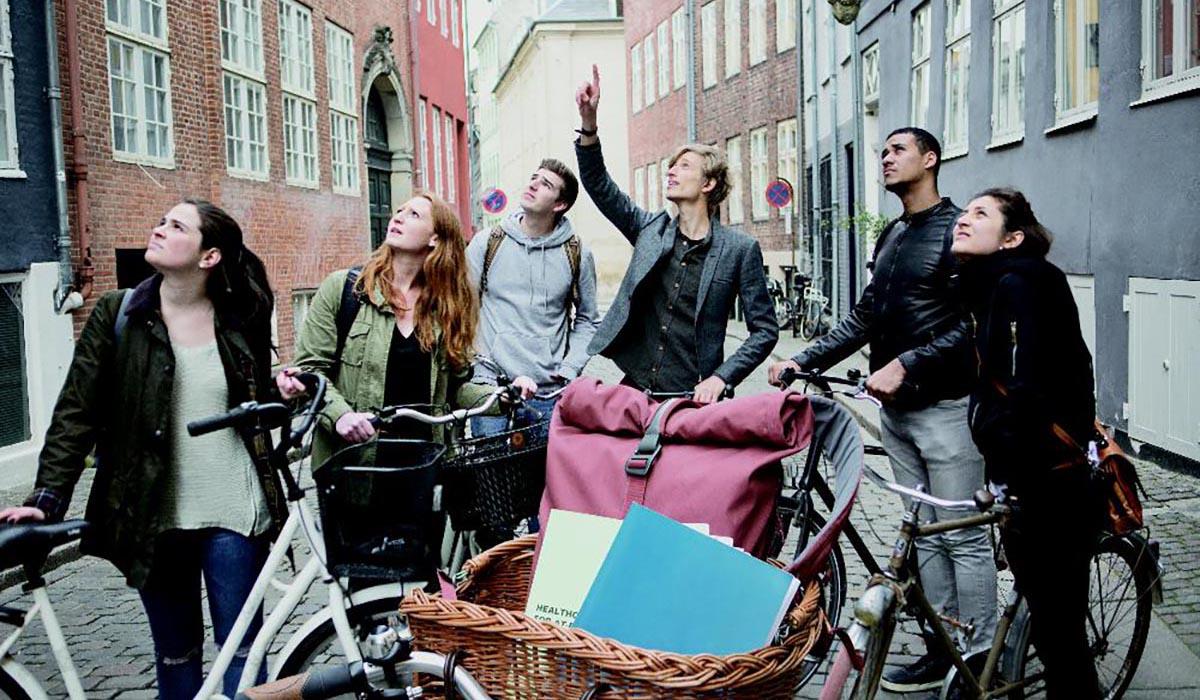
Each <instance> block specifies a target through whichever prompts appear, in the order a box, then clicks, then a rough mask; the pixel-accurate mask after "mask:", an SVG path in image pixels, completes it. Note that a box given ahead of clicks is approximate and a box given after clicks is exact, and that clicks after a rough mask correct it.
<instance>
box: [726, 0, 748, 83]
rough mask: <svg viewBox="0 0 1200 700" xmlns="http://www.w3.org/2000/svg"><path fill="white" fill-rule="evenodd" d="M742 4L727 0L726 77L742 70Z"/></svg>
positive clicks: (737, 0) (740, 1) (734, 0)
mask: <svg viewBox="0 0 1200 700" xmlns="http://www.w3.org/2000/svg"><path fill="white" fill-rule="evenodd" d="M742 2H744V0H725V77H726V78H728V77H730V76H734V75H737V74H738V73H739V72H741V70H742Z"/></svg>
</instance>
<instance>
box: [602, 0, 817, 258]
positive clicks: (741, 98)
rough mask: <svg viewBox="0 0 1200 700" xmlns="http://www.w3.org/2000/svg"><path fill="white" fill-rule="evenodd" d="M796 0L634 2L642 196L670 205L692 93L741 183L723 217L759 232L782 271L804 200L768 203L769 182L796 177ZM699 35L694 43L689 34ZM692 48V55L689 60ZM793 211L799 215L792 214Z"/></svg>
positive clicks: (637, 184) (635, 174) (634, 159)
mask: <svg viewBox="0 0 1200 700" xmlns="http://www.w3.org/2000/svg"><path fill="white" fill-rule="evenodd" d="M795 6H796V3H795V0H709V2H698V3H695V4H694V15H693V16H692V17H690V18H689V17H688V13H687V9H686V3H684V2H681V1H680V0H675V1H674V2H664V3H626V4H625V41H626V46H627V48H628V50H629V54H628V56H629V62H628V64H629V69H628V75H627V78H628V79H627V81H626V84H627V85H628V90H629V104H630V111H631V115H630V118H629V162H630V168H631V182H633V183H634V185H633V187H632V189H633V195H634V197H635V199H638V200H639V201H640V202H642V203H643V205H644V206H646V207H647V208H649V209H652V210H656V209H661V208H663V207H664V206H666V205H667V202H666V200H665V199H664V198H663V180H664V173H665V170H666V164H667V160H668V159H669V158H670V157H671V155H673V153H674V150H675V148H676V147H677V146H679V145H681V144H683V143H686V142H687V141H688V140H689V139H688V114H687V112H688V109H687V101H688V93H689V92H691V93H693V94H694V96H695V105H696V107H695V140H696V141H698V142H701V143H708V144H712V145H715V146H718V147H720V148H721V149H722V150H723V151H724V152H725V153H726V155H727V157H728V158H729V167H730V175H731V178H732V181H733V182H732V184H733V191H732V192H731V193H730V196H729V199H728V200H727V203H726V204H724V205H723V206H722V208H721V220H722V221H724V222H726V223H731V224H733V225H735V226H737V227H738V228H741V229H742V230H744V231H745V232H747V233H749V234H751V235H753V236H754V237H756V238H757V239H758V240H759V241H760V242H761V243H762V247H763V252H764V257H765V260H766V263H767V265H768V267H769V268H770V270H771V273H772V274H773V275H779V276H786V275H787V274H789V271H790V269H792V268H793V266H795V265H796V264H797V263H796V261H795V257H794V256H795V255H796V253H795V251H796V250H797V244H796V241H797V240H798V236H797V235H796V230H797V222H796V220H795V219H796V210H795V207H794V205H793V206H792V207H788V208H785V209H783V210H775V209H773V208H771V207H770V206H768V205H767V201H766V197H765V194H764V192H765V189H766V186H767V183H768V182H770V181H771V180H774V179H777V178H780V177H782V178H784V179H787V180H788V181H789V182H790V183H792V185H793V186H795V187H796V194H797V196H798V195H799V194H800V191H801V188H800V187H799V186H798V179H797V177H796V173H797V172H798V169H797V166H796V164H797V162H798V160H797V157H798V152H797V149H798V140H797V138H798V136H797V120H796V86H797V82H796V76H797V71H796V51H795V14H794V13H795ZM689 33H690V35H691V38H692V48H691V49H690V50H689V46H688V41H687V39H688V34H689ZM689 51H690V53H691V57H692V58H691V60H690V61H689ZM789 219H790V220H789Z"/></svg>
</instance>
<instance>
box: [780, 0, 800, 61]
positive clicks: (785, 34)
mask: <svg viewBox="0 0 1200 700" xmlns="http://www.w3.org/2000/svg"><path fill="white" fill-rule="evenodd" d="M795 45H796V0H775V52H776V53H783V52H784V51H787V50H788V49H790V48H792V47H794V46H795Z"/></svg>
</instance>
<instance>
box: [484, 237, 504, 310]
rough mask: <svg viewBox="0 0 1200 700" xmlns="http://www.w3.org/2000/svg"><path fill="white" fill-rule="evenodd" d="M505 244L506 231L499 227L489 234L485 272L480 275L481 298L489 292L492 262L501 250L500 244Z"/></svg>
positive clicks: (485, 256) (485, 255) (485, 254)
mask: <svg viewBox="0 0 1200 700" xmlns="http://www.w3.org/2000/svg"><path fill="white" fill-rule="evenodd" d="M503 242H504V230H503V229H502V228H500V227H499V226H496V227H495V228H493V229H492V232H491V233H489V234H488V242H487V252H486V253H484V254H483V272H482V274H480V275H479V296H480V298H482V297H483V294H484V292H486V291H487V280H488V270H490V269H491V267H492V261H493V260H495V259H496V251H498V250H500V244H501V243H503Z"/></svg>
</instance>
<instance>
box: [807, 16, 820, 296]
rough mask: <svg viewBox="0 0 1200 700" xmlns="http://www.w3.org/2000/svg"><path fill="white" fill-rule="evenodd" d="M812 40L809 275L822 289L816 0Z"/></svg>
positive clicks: (816, 285) (817, 286)
mask: <svg viewBox="0 0 1200 700" xmlns="http://www.w3.org/2000/svg"><path fill="white" fill-rule="evenodd" d="M811 29H812V33H811V36H812V41H810V42H808V43H809V45H810V47H811V49H812V53H811V54H810V55H809V58H810V60H811V61H812V69H813V86H812V88H813V128H812V132H813V142H812V146H811V148H810V151H811V154H812V166H811V167H812V174H811V176H810V178H809V183H810V185H809V187H810V190H809V191H810V192H812V201H811V202H810V205H811V210H810V212H809V215H808V241H809V246H808V251H809V256H810V258H809V273H810V274H809V277H811V278H812V282H811V284H812V285H813V286H814V287H816V288H817V289H820V288H821V287H820V282H821V235H820V231H818V230H817V229H818V228H819V227H820V226H821V205H820V198H821V188H820V184H821V183H820V180H819V179H818V170H819V169H820V163H821V110H820V107H819V105H818V101H819V100H820V98H821V94H820V93H821V90H820V86H819V84H818V80H819V79H820V77H819V76H818V75H817V7H816V0H814V4H813V10H812V26H811Z"/></svg>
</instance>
